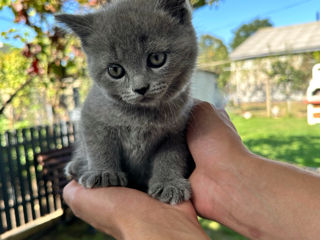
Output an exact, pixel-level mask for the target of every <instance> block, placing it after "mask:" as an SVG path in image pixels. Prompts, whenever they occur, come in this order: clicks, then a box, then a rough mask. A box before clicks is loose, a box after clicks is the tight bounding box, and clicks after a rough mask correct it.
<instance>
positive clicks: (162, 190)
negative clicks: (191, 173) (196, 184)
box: [148, 178, 191, 205]
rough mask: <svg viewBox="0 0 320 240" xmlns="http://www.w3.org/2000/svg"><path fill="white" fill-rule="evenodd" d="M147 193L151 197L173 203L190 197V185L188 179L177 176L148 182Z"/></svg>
mask: <svg viewBox="0 0 320 240" xmlns="http://www.w3.org/2000/svg"><path fill="white" fill-rule="evenodd" d="M151 182H152V181H151ZM148 193H149V195H151V196H152V197H154V198H156V199H159V200H160V201H161V202H165V203H170V204H172V205H174V204H177V203H180V202H182V201H187V200H189V199H190V197H191V186H190V183H189V181H188V180H187V179H184V178H177V179H173V180H170V181H158V182H154V183H151V184H149V190H148Z"/></svg>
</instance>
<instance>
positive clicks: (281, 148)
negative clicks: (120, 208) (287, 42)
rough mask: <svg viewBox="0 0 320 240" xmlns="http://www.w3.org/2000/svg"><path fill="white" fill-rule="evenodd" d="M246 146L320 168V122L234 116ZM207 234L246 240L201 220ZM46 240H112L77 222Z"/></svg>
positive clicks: (224, 239)
mask: <svg viewBox="0 0 320 240" xmlns="http://www.w3.org/2000/svg"><path fill="white" fill-rule="evenodd" d="M231 119H232V121H233V123H234V125H235V126H236V128H237V130H238V132H239V134H240V136H241V137H242V139H243V141H244V143H245V144H246V146H247V147H248V148H249V149H250V150H251V151H253V152H254V153H256V154H259V155H262V156H265V157H267V158H270V159H274V160H279V161H286V162H290V163H294V164H298V165H300V166H309V167H317V168H319V167H320V125H316V126H309V125H307V122H306V119H305V118H294V117H293V118H279V119H268V118H263V117H254V118H251V119H248V120H247V119H244V118H242V117H240V116H238V115H231ZM200 222H201V225H202V226H203V228H204V229H205V231H206V233H207V234H208V235H209V236H210V238H211V239H214V240H244V239H246V238H244V237H242V236H240V235H239V234H237V233H235V232H233V231H232V230H230V229H228V228H226V227H224V226H222V225H220V224H218V223H215V222H212V221H208V220H204V219H200ZM41 239H43V240H54V239H59V240H75V239H80V240H86V239H93V240H109V239H111V238H109V237H108V236H106V235H103V234H101V233H94V232H92V230H90V229H89V227H88V225H86V224H85V223H83V222H80V221H77V222H75V223H73V224H70V225H68V226H64V225H60V226H59V227H58V228H57V230H56V231H54V232H52V233H50V234H47V236H46V237H45V238H41Z"/></svg>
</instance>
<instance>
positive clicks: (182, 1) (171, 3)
mask: <svg viewBox="0 0 320 240" xmlns="http://www.w3.org/2000/svg"><path fill="white" fill-rule="evenodd" d="M156 2H157V6H158V7H159V8H162V9H164V10H165V11H167V12H169V13H170V14H171V15H172V16H173V17H175V18H177V19H178V20H179V22H180V23H182V24H183V23H186V22H190V21H191V15H192V7H191V4H190V2H189V0H156Z"/></svg>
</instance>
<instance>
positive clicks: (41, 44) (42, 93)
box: [0, 0, 97, 125]
mask: <svg viewBox="0 0 320 240" xmlns="http://www.w3.org/2000/svg"><path fill="white" fill-rule="evenodd" d="M65 2H67V0H58V1H56V0H50V1H47V0H39V1H22V0H16V1H2V2H0V9H1V8H2V7H4V6H7V7H9V8H10V9H11V10H12V12H13V14H14V15H15V22H17V23H21V22H24V23H25V25H26V26H28V27H29V28H31V29H33V30H34V32H35V33H36V34H37V35H36V37H35V39H34V40H33V41H32V42H30V43H26V42H25V41H26V37H27V36H26V35H23V36H21V35H19V34H17V33H16V31H15V30H14V29H8V31H6V32H4V33H1V34H2V35H3V36H4V37H6V38H19V39H20V40H21V41H22V42H25V43H26V44H25V47H24V48H23V49H22V50H18V49H16V50H14V52H13V53H11V52H10V53H8V58H9V57H10V58H13V55H14V56H15V58H19V59H16V60H12V61H13V62H16V63H15V64H11V65H9V64H7V65H5V64H2V65H0V71H1V72H2V73H3V76H2V77H1V75H0V77H1V79H0V84H1V83H3V82H4V81H6V82H7V85H5V86H4V88H3V89H4V90H3V91H6V94H5V95H2V96H0V109H2V110H3V111H1V112H0V115H1V114H5V116H6V117H7V118H9V119H10V122H11V123H12V124H13V122H15V121H18V120H19V119H21V118H22V117H23V116H22V115H19V116H17V112H18V113H20V112H24V113H25V114H24V115H29V116H24V117H23V118H28V119H29V120H31V122H33V123H34V124H35V122H34V120H35V119H34V113H33V111H34V110H36V109H37V110H38V111H39V109H40V108H39V105H42V114H41V112H39V113H38V114H37V115H39V116H38V118H39V117H40V119H43V120H45V119H46V117H44V118H43V116H41V115H45V112H46V111H47V110H45V108H48V106H50V107H51V108H52V111H53V114H54V118H55V119H57V120H58V119H61V118H64V116H65V115H66V109H64V108H63V107H62V106H63V104H62V103H61V99H62V98H61V96H63V95H67V94H69V95H70V92H72V88H73V87H75V86H76V87H78V86H80V88H81V89H80V91H81V92H84V93H85V92H86V91H87V89H82V88H83V86H84V87H88V84H87V83H86V82H88V78H87V74H86V71H85V65H86V62H85V58H84V55H83V54H82V52H81V50H80V43H79V41H77V40H76V39H75V38H74V37H72V36H69V35H66V34H65V33H64V32H62V31H61V30H58V29H56V28H54V26H53V25H52V22H50V21H49V19H50V16H51V17H52V15H53V14H55V13H56V12H58V11H60V9H61V8H62V6H63V4H65ZM79 2H80V3H83V4H86V5H96V4H97V1H95V0H88V1H84V0H81V1H79ZM18 56H19V57H18ZM3 57H4V56H3ZM18 63H23V64H24V65H23V66H18ZM15 75H17V76H18V77H14V76H15ZM4 79H6V80H4ZM24 83H26V84H24ZM31 89H32V91H31ZM17 93H18V94H17ZM22 96H23V97H22ZM71 97H72V96H70V97H69V98H71ZM6 100H8V101H7V102H6ZM18 102H22V103H25V104H18ZM12 109H14V112H15V114H12V112H13V110H12ZM28 112H29V114H27V113H28ZM12 124H11V125H12Z"/></svg>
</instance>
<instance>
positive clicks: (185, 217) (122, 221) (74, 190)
mask: <svg viewBox="0 0 320 240" xmlns="http://www.w3.org/2000/svg"><path fill="white" fill-rule="evenodd" d="M63 196H64V200H65V202H66V203H67V204H68V205H69V206H70V208H71V209H72V211H73V212H74V214H75V215H76V216H78V217H79V218H81V219H83V220H84V221H86V222H88V223H89V224H91V225H92V226H93V227H95V228H97V229H99V230H101V231H103V232H105V233H108V234H110V235H112V236H114V237H115V238H116V239H142V240H143V239H155V240H157V239H208V237H207V236H206V235H205V233H204V231H203V230H202V228H201V226H200V224H199V222H198V220H197V214H196V212H195V210H194V208H193V206H192V204H191V202H190V201H188V202H184V203H182V204H179V205H175V206H172V205H168V204H165V203H162V202H160V201H158V200H155V199H153V198H151V197H150V196H149V195H147V194H146V193H143V192H140V191H137V190H135V189H129V188H122V187H108V188H96V189H85V188H83V187H82V186H80V185H79V184H78V183H77V182H75V181H72V182H71V183H69V184H68V185H67V186H66V187H65V188H64V191H63Z"/></svg>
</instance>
